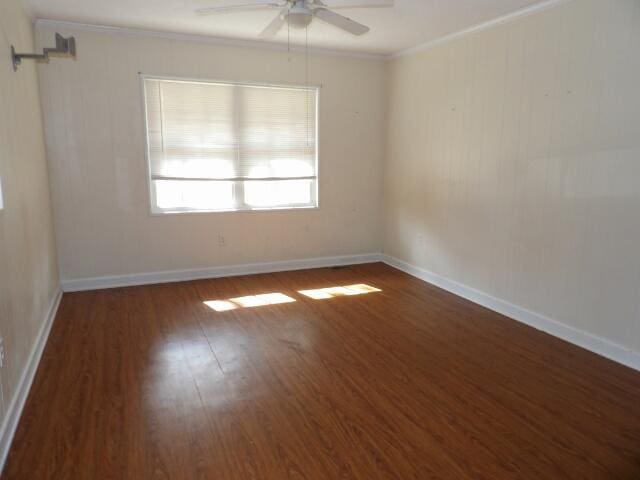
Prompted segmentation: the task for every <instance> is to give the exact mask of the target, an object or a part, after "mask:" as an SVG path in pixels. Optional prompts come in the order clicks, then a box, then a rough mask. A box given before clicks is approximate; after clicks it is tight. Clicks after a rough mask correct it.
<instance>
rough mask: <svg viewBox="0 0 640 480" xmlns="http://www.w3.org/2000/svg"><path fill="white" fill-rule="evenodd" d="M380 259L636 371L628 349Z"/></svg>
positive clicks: (635, 355)
mask: <svg viewBox="0 0 640 480" xmlns="http://www.w3.org/2000/svg"><path fill="white" fill-rule="evenodd" d="M382 257H383V258H382V261H383V262H384V263H386V264H387V265H390V266H392V267H394V268H397V269H398V270H402V271H403V272H406V273H408V274H409V275H412V276H414V277H417V278H419V279H420V280H424V281H425V282H428V283H431V284H433V285H435V286H437V287H440V288H442V289H444V290H447V291H449V292H451V293H453V294H455V295H458V296H460V297H462V298H466V299H467V300H470V301H472V302H474V303H477V304H478V305H482V306H483V307H486V308H488V309H490V310H493V311H495V312H498V313H501V314H503V315H506V316H507V317H510V318H512V319H514V320H517V321H519V322H522V323H525V324H527V325H529V326H531V327H533V328H536V329H538V330H542V331H543V332H546V333H548V334H550V335H553V336H554V337H558V338H560V339H562V340H565V341H567V342H569V343H573V344H574V345H577V346H579V347H582V348H584V349H586V350H589V351H591V352H593V353H596V354H598V355H601V356H603V357H606V358H608V359H610V360H613V361H614V362H618V363H621V364H623V365H626V366H627V367H630V368H633V369H635V370H639V371H640V353H639V352H635V351H633V350H629V349H628V348H625V347H622V346H620V345H617V344H615V343H613V342H611V341H609V340H606V339H604V338H601V337H598V336H596V335H593V334H591V333H587V332H584V331H582V330H578V329H576V328H573V327H570V326H568V325H565V324H563V323H560V322H558V321H555V320H552V319H550V318H547V317H545V316H543V315H540V314H538V313H535V312H531V311H529V310H526V309H524V308H522V307H519V306H517V305H513V304H512V303H509V302H507V301H505V300H501V299H499V298H496V297H493V296H491V295H489V294H486V293H484V292H481V291H479V290H476V289H474V288H471V287H468V286H466V285H463V284H461V283H458V282H456V281H454V280H450V279H448V278H445V277H443V276H441V275H438V274H436V273H433V272H430V271H428V270H425V269H423V268H420V267H416V266H414V265H411V264H409V263H407V262H404V261H402V260H399V259H397V258H395V257H392V256H390V255H383V256H382Z"/></svg>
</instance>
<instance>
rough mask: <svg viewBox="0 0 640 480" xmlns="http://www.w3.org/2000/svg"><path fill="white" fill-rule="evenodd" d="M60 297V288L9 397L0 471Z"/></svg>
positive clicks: (0, 440)
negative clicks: (14, 388) (15, 386)
mask: <svg viewBox="0 0 640 480" xmlns="http://www.w3.org/2000/svg"><path fill="white" fill-rule="evenodd" d="M61 299H62V290H59V291H58V292H57V293H56V294H55V296H54V297H53V299H52V300H51V303H50V305H49V310H48V311H47V316H46V317H45V320H44V323H43V324H42V326H41V327H40V331H39V332H38V336H37V337H36V341H35V342H34V344H33V348H32V349H31V353H30V354H29V358H28V359H27V364H26V365H25V367H24V369H23V370H22V375H20V379H19V381H18V385H17V388H16V391H15V392H14V394H13V398H11V401H10V402H9V406H8V407H7V410H6V412H5V416H4V420H3V421H2V426H0V472H2V468H3V467H4V463H5V461H6V460H7V455H8V454H9V448H10V447H11V441H12V440H13V436H14V434H15V433H16V427H17V426H18V421H19V420H20V415H21V414H22V409H23V408H24V404H25V402H26V401H27V396H28V395H29V390H30V389H31V384H32V383H33V378H34V377H35V374H36V370H37V369H38V364H39V363H40V358H41V357H42V352H43V350H44V346H45V345H46V343H47V338H49V332H50V331H51V325H53V320H54V319H55V317H56V313H57V312H58V306H59V305H60V300H61Z"/></svg>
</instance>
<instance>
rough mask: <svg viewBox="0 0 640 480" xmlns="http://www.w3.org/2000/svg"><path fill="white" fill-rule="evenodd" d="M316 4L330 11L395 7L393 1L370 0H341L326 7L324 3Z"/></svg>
mask: <svg viewBox="0 0 640 480" xmlns="http://www.w3.org/2000/svg"><path fill="white" fill-rule="evenodd" d="M316 3H317V4H318V5H321V6H324V7H326V8H330V9H331V10H341V9H347V8H390V7H393V6H394V5H395V0H371V1H369V2H366V0H365V1H363V0H343V1H340V2H338V3H336V4H335V5H332V4H331V3H329V4H328V5H326V4H324V2H322V4H321V3H319V2H316ZM323 4H324V5H323Z"/></svg>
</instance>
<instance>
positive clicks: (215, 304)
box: [204, 300, 238, 312]
mask: <svg viewBox="0 0 640 480" xmlns="http://www.w3.org/2000/svg"><path fill="white" fill-rule="evenodd" d="M204 304H205V305H206V306H207V307H209V308H210V309H212V310H215V311H216V312H226V311H227V310H235V309H236V308H238V306H237V305H236V304H235V303H233V302H230V301H228V300H210V301H208V302H204Z"/></svg>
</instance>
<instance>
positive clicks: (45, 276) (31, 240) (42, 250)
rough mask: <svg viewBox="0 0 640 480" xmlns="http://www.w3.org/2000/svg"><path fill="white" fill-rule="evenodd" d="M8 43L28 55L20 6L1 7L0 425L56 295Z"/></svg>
mask: <svg viewBox="0 0 640 480" xmlns="http://www.w3.org/2000/svg"><path fill="white" fill-rule="evenodd" d="M11 44H13V45H15V47H16V49H17V50H19V51H31V50H32V49H33V31H32V28H31V21H30V19H29V18H28V17H27V16H26V15H25V13H24V11H23V10H22V7H21V4H20V0H2V1H1V2H0V180H1V181H2V191H3V197H4V209H3V210H0V335H1V336H2V337H3V339H4V348H5V351H6V353H5V359H4V366H3V367H2V369H0V380H1V381H0V384H1V388H2V396H1V401H0V409H1V410H0V421H4V420H5V414H6V409H7V408H8V406H9V405H10V404H11V401H12V400H13V399H14V396H15V394H16V389H17V386H18V383H19V381H20V378H21V376H22V375H23V373H24V371H25V368H26V366H27V363H28V360H29V356H30V354H31V352H32V350H33V347H34V345H35V342H36V339H37V337H38V334H39V332H40V330H41V327H42V325H43V322H44V321H45V317H46V315H47V312H48V310H49V306H50V305H51V302H52V300H53V298H54V297H55V295H56V293H57V291H58V271H57V265H56V262H55V247H54V242H53V228H52V222H51V207H50V201H49V186H48V179H47V164H46V159H45V149H44V137H43V132H42V122H41V113H40V100H39V96H38V83H37V75H36V67H35V65H34V64H33V62H25V63H24V65H22V66H21V67H20V69H19V70H18V71H17V72H14V71H13V68H12V65H11V58H10V45H11ZM3 440H6V439H2V438H0V443H2V441H3ZM2 446H3V447H4V446H5V445H4V444H2Z"/></svg>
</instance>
